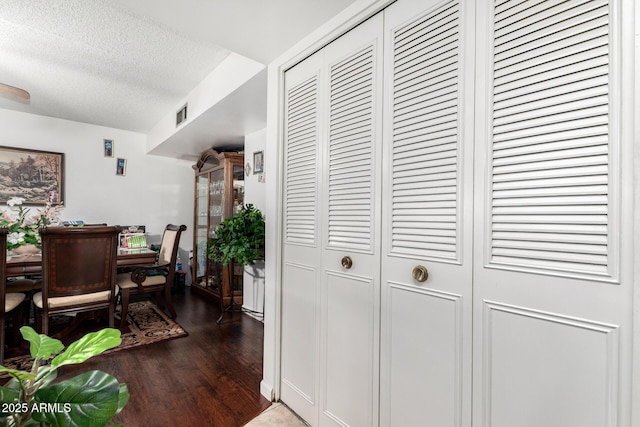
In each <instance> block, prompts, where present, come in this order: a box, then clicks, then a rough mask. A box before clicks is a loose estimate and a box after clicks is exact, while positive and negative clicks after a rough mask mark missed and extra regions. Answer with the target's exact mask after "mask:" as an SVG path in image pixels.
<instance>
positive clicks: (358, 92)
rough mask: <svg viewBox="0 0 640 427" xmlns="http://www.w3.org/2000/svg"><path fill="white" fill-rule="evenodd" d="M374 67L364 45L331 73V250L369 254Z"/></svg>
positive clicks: (329, 211)
mask: <svg viewBox="0 0 640 427" xmlns="http://www.w3.org/2000/svg"><path fill="white" fill-rule="evenodd" d="M373 65H374V49H373V47H372V46H368V47H366V48H364V49H362V50H360V51H358V52H356V53H355V54H353V55H351V56H349V57H348V58H346V59H344V60H342V61H340V62H339V63H337V64H335V65H333V66H332V67H331V68H330V88H329V91H330V98H329V104H330V105H329V164H328V184H329V187H328V204H329V209H328V242H327V245H328V246H329V247H340V248H348V249H355V250H365V251H369V250H372V244H373V243H372V234H371V233H372V228H371V221H372V217H373V212H372V210H373V203H372V197H373V190H372V183H371V176H372V173H373V156H372V154H371V153H372V151H373V145H372V144H373V141H372V140H373V108H374V105H373V95H374V91H373V79H374V75H373Z"/></svg>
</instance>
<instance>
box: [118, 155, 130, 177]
mask: <svg viewBox="0 0 640 427" xmlns="http://www.w3.org/2000/svg"><path fill="white" fill-rule="evenodd" d="M126 173H127V159H118V161H117V162H116V175H118V176H124V175H125V174H126Z"/></svg>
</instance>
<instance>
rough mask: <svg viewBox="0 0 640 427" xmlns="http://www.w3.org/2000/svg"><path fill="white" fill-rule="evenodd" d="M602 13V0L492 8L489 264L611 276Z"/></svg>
mask: <svg viewBox="0 0 640 427" xmlns="http://www.w3.org/2000/svg"><path fill="white" fill-rule="evenodd" d="M507 5H508V6H507ZM608 12H609V4H608V2H607V0H595V1H584V0H569V1H545V2H539V1H535V2H526V3H518V4H517V5H516V4H511V3H503V4H501V5H500V6H499V7H496V9H495V13H496V15H495V27H494V45H495V50H494V58H493V76H494V82H493V83H494V85H493V100H494V105H493V128H492V134H493V136H492V139H493V146H492V171H493V174H492V196H493V197H492V208H491V218H492V240H491V248H492V250H491V261H492V262H495V263H499V264H505V265H511V266H517V267H527V268H533V269H541V270H560V271H568V272H578V273H583V274H597V275H600V276H602V275H607V274H610V272H609V270H608V268H609V265H610V260H609V256H610V255H609V251H608V244H609V242H608V226H609V225H608V221H609V219H610V218H609V215H610V208H609V203H610V202H611V201H610V197H609V191H610V187H609V172H610V171H609V155H610V147H609V127H610V124H609V114H610V108H609V104H610V98H609V96H608V91H609V83H610V81H609V66H608V62H609V54H610V52H609V50H610V47H609V46H610V40H609V34H608V32H609V18H608Z"/></svg>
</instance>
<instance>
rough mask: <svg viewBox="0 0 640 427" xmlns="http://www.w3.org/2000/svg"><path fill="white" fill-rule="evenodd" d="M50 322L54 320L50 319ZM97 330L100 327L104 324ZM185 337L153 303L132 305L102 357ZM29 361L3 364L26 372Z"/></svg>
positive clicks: (18, 359) (28, 358)
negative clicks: (117, 340) (124, 324)
mask: <svg viewBox="0 0 640 427" xmlns="http://www.w3.org/2000/svg"><path fill="white" fill-rule="evenodd" d="M53 322H55V320H53V319H52V323H53ZM67 322H68V320H67ZM101 327H104V325H102V326H101ZM98 329H100V328H93V330H98ZM86 332H90V331H84V332H83V333H81V334H80V335H79V336H76V337H73V338H72V339H71V341H70V342H66V341H67V340H63V341H64V342H65V347H66V346H67V345H69V344H70V343H71V342H73V341H75V340H76V339H78V338H80V336H82V335H84V333H86ZM187 335H188V333H187V331H185V330H184V329H183V328H182V326H180V325H178V324H177V323H176V322H174V321H173V320H171V319H170V318H169V317H168V316H167V315H166V314H165V313H164V312H163V311H162V310H160V309H159V308H158V307H157V306H156V305H155V304H154V303H153V302H151V301H138V302H132V303H130V304H129V310H128V313H127V327H126V328H125V329H124V330H123V331H122V343H121V344H120V345H119V346H118V347H116V348H112V349H111V350H107V351H105V352H104V353H102V354H109V353H115V352H116V351H121V350H127V349H130V348H134V347H139V346H143V345H147V344H153V343H156V342H159V341H164V340H169V339H174V338H180V337H186V336H187ZM25 350H26V352H27V353H28V344H26V345H25ZM32 362H33V360H32V359H31V356H29V355H24V356H16V357H8V358H6V359H5V361H4V363H3V365H4V366H5V367H6V368H12V369H20V370H23V371H28V370H30V369H31V364H32ZM0 378H3V376H1V375H0Z"/></svg>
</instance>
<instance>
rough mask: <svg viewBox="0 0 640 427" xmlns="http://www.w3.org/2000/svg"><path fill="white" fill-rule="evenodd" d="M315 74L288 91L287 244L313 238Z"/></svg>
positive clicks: (314, 217)
mask: <svg viewBox="0 0 640 427" xmlns="http://www.w3.org/2000/svg"><path fill="white" fill-rule="evenodd" d="M317 90H318V87H317V77H315V76H314V77H313V78H311V79H308V80H306V81H304V82H302V83H300V84H298V85H296V86H295V87H292V88H291V89H289V91H288V93H287V110H286V113H287V116H286V117H287V123H286V163H285V164H286V168H285V238H286V243H288V244H306V245H313V244H315V241H316V210H317V207H316V193H317V189H316V187H317V184H316V182H317V174H316V160H317V152H316V141H317Z"/></svg>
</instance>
